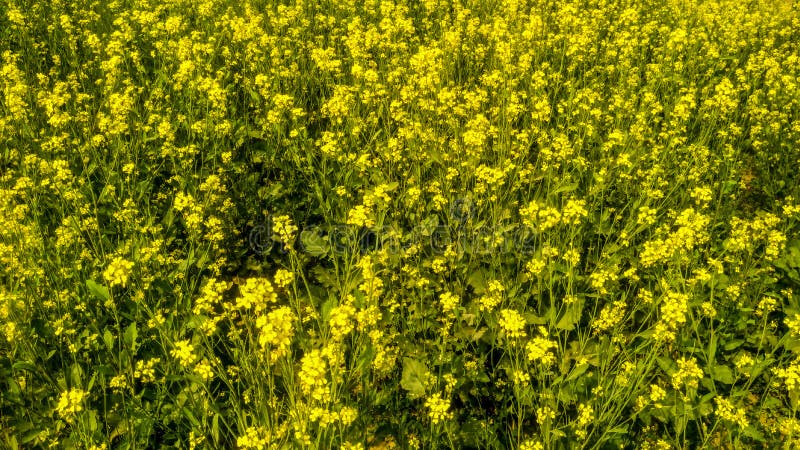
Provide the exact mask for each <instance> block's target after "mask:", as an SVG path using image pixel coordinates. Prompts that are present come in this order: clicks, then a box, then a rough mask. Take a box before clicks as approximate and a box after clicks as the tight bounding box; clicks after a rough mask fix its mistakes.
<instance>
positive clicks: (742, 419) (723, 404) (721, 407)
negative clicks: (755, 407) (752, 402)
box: [714, 397, 749, 428]
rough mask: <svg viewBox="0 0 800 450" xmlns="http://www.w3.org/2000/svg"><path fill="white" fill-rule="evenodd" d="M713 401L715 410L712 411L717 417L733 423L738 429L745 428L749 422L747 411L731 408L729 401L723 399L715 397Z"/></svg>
mask: <svg viewBox="0 0 800 450" xmlns="http://www.w3.org/2000/svg"><path fill="white" fill-rule="evenodd" d="M714 401H715V403H716V404H717V408H716V409H715V410H714V413H715V414H716V415H717V417H719V418H720V419H722V420H727V421H728V422H733V423H735V424H737V425H738V426H739V427H740V428H747V426H748V425H749V421H748V420H747V411H745V409H744V408H737V407H735V406H733V403H731V401H730V400H728V399H727V398H723V397H716V398H715V399H714Z"/></svg>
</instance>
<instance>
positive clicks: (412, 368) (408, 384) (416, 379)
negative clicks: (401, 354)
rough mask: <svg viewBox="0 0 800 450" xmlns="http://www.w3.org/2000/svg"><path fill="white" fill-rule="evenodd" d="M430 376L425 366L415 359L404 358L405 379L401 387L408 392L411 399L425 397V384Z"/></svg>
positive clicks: (403, 378) (401, 382) (402, 380)
mask: <svg viewBox="0 0 800 450" xmlns="http://www.w3.org/2000/svg"><path fill="white" fill-rule="evenodd" d="M429 376H430V374H429V373H428V368H427V367H425V364H424V363H422V362H420V361H417V360H416V359H413V358H403V377H402V378H401V379H400V386H401V387H402V388H403V389H405V390H407V391H408V394H409V397H411V398H420V397H422V396H424V395H425V383H426V381H427V380H428V377H429Z"/></svg>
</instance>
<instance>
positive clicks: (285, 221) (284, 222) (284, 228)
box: [272, 215, 297, 248]
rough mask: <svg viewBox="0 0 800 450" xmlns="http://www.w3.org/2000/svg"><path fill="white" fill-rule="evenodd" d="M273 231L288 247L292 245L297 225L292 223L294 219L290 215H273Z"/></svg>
mask: <svg viewBox="0 0 800 450" xmlns="http://www.w3.org/2000/svg"><path fill="white" fill-rule="evenodd" d="M272 231H273V232H274V233H275V235H276V236H277V237H278V239H279V240H280V242H281V243H283V245H285V246H286V247H288V248H291V247H292V244H293V243H294V238H295V236H296V234H297V226H296V225H295V224H294V223H292V219H291V218H290V217H289V216H286V215H283V216H275V217H273V218H272Z"/></svg>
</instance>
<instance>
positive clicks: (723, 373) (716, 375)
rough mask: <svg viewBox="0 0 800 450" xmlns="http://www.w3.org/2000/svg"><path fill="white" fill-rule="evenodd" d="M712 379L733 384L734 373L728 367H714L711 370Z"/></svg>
mask: <svg viewBox="0 0 800 450" xmlns="http://www.w3.org/2000/svg"><path fill="white" fill-rule="evenodd" d="M711 378H713V379H714V380H715V381H719V382H721V383H725V384H733V381H734V377H733V371H732V370H731V368H730V367H728V366H714V368H713V369H711Z"/></svg>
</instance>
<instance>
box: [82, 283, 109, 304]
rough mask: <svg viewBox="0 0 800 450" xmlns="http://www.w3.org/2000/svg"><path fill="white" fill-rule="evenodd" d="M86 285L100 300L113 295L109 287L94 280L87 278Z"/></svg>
mask: <svg viewBox="0 0 800 450" xmlns="http://www.w3.org/2000/svg"><path fill="white" fill-rule="evenodd" d="M86 287H87V288H89V292H91V293H92V295H94V296H95V297H97V298H98V299H100V300H103V301H106V300H108V299H109V298H110V297H111V295H110V294H109V293H108V288H107V287H105V286H103V285H102V284H97V283H95V282H94V281H93V280H86Z"/></svg>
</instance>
